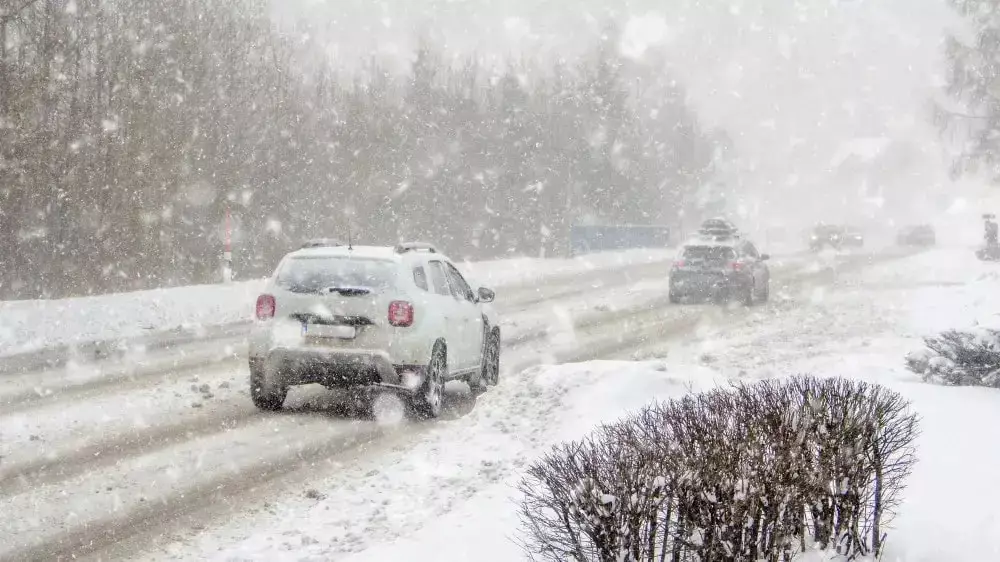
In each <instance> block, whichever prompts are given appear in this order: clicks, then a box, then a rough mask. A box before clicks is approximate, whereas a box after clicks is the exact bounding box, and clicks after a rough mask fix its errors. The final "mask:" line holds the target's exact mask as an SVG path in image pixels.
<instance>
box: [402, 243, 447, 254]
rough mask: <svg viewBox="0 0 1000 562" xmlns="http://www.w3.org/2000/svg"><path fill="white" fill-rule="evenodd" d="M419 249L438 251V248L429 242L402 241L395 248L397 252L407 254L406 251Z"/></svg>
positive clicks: (431, 251) (433, 252) (434, 252)
mask: <svg viewBox="0 0 1000 562" xmlns="http://www.w3.org/2000/svg"><path fill="white" fill-rule="evenodd" d="M417 250H423V251H425V252H430V253H432V254H436V253H438V251H437V248H435V247H434V246H433V245H431V244H428V243H427V242H401V243H399V244H397V245H396V248H395V251H396V253H397V254H405V253H406V252H415V251H417Z"/></svg>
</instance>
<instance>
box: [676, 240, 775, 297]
mask: <svg viewBox="0 0 1000 562" xmlns="http://www.w3.org/2000/svg"><path fill="white" fill-rule="evenodd" d="M768 259H769V256H768V255H767V254H761V253H760V252H758V251H757V248H756V247H754V245H753V244H752V243H750V242H749V241H747V240H743V239H740V238H734V237H733V238H722V239H718V238H713V237H704V238H700V239H697V240H692V241H690V242H688V243H687V244H685V245H684V247H683V248H682V249H681V252H680V256H678V258H677V261H675V262H674V266H673V269H672V270H671V271H670V302H672V303H679V302H680V301H681V299H683V298H685V297H701V298H706V297H707V298H711V299H713V300H716V301H721V302H728V301H730V300H733V299H738V300H740V301H742V302H743V303H744V304H746V305H747V306H751V305H753V304H754V303H756V302H766V301H767V299H768V296H769V295H770V282H771V272H770V271H769V269H768V267H767V264H766V263H765V262H766V261H767V260H768Z"/></svg>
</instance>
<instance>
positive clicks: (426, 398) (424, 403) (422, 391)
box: [412, 344, 448, 418]
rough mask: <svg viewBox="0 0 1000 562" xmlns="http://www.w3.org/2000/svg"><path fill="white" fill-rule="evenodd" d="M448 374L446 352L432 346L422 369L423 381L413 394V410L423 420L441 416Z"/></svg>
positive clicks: (439, 347) (437, 346) (439, 345)
mask: <svg viewBox="0 0 1000 562" xmlns="http://www.w3.org/2000/svg"><path fill="white" fill-rule="evenodd" d="M447 373H448V352H447V351H446V350H445V347H444V346H443V345H441V344H437V345H435V346H434V351H432V352H431V360H430V362H429V363H428V364H427V367H425V368H424V380H423V382H422V383H420V387H419V388H417V391H416V392H415V393H414V394H413V398H412V401H413V402H412V403H413V409H414V410H415V411H416V412H417V414H419V415H421V416H423V417H425V418H437V417H440V416H441V412H442V410H443V404H444V383H445V379H446V377H447Z"/></svg>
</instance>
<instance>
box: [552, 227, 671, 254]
mask: <svg viewBox="0 0 1000 562" xmlns="http://www.w3.org/2000/svg"><path fill="white" fill-rule="evenodd" d="M569 237H570V255H571V256H580V255H584V254H593V253H596V252H612V251H616V250H630V249H635V248H668V247H669V246H670V227H667V226H662V225H585V226H584V225H578V226H573V227H571V228H570V236H569Z"/></svg>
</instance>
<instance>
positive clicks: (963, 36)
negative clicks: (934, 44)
mask: <svg viewBox="0 0 1000 562" xmlns="http://www.w3.org/2000/svg"><path fill="white" fill-rule="evenodd" d="M950 3H951V5H952V6H953V7H954V9H955V10H956V11H957V12H958V13H959V14H960V15H961V16H962V17H963V20H964V22H965V24H966V25H965V27H964V29H962V30H961V32H960V33H956V34H954V35H952V36H950V37H949V38H948V39H947V42H946V47H945V48H946V55H947V59H948V62H949V65H950V68H949V71H948V73H947V74H946V78H947V81H946V89H947V93H948V94H949V95H950V97H951V98H952V99H953V100H954V101H955V102H957V104H956V105H957V108H956V109H950V108H938V110H937V118H938V121H939V123H940V124H941V126H942V127H943V128H945V129H946V130H948V131H949V132H950V133H952V134H957V135H958V137H959V138H960V139H961V140H962V143H963V149H962V151H961V155H960V157H959V159H958V160H957V161H956V163H955V167H954V170H953V171H954V173H955V174H961V173H965V172H983V173H985V174H987V175H988V176H989V177H990V178H993V179H994V180H1000V0H950Z"/></svg>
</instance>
